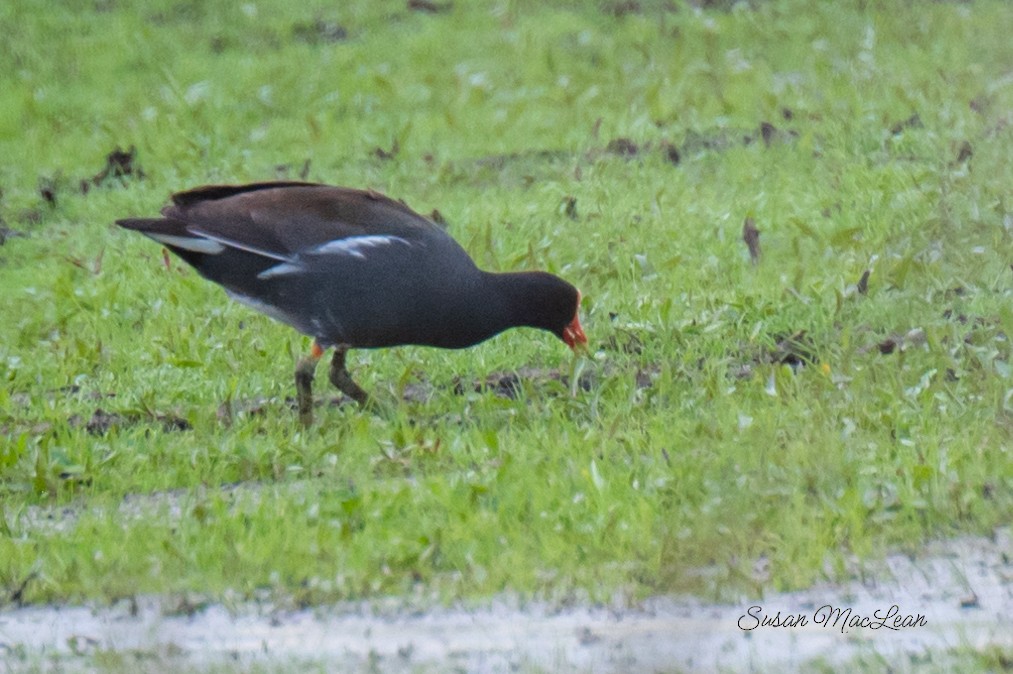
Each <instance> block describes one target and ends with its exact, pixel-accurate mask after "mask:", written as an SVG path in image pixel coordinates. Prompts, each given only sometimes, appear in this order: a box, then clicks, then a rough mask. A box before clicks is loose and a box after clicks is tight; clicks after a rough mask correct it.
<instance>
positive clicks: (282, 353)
mask: <svg viewBox="0 0 1013 674" xmlns="http://www.w3.org/2000/svg"><path fill="white" fill-rule="evenodd" d="M423 4H424V3H423ZM716 4H717V6H716V7H710V8H706V9H698V8H694V7H692V6H690V5H686V4H683V3H670V2H650V1H648V0H644V1H642V2H639V3H628V2H627V3H619V2H604V3H596V2H586V3H582V2H570V3H563V2H559V3H536V2H523V1H516V2H510V1H506V0H505V1H503V2H488V3H483V2H476V3H468V2H455V3H453V5H452V6H449V7H448V6H445V5H438V6H437V7H435V9H440V10H441V11H436V12H431V11H425V10H424V9H415V10H413V9H410V8H409V6H408V5H406V3H404V2H367V1H365V0H363V1H359V2H345V3H333V2H319V1H312V0H311V1H310V2H304V3H296V4H293V3H289V2H282V1H280V0H258V1H257V2H249V3H246V4H237V3H229V2H219V1H213V2H197V1H190V0H156V1H154V2H139V1H131V0H94V1H93V2H89V3H85V4H84V5H82V6H77V5H75V6H73V7H72V6H71V3H63V4H60V5H56V6H54V5H53V3H51V2H43V1H42V0H23V1H20V2H16V3H14V2H10V3H3V4H2V5H0V35H2V38H3V39H2V40H0V157H2V158H3V159H2V160H0V188H2V197H0V217H2V218H3V222H2V226H0V232H2V235H0V240H3V241H4V243H3V245H2V246H0V378H2V381H3V386H2V388H0V603H3V601H2V599H3V597H5V596H6V598H7V601H8V602H19V603H20V602H27V603H35V602H48V601H80V600H83V599H115V598H120V597H129V596H133V595H135V594H138V593H161V594H166V593H167V594H170V595H174V594H175V595H179V596H181V597H194V596H196V597H198V598H200V600H205V599H210V600H223V599H224V600H229V599H234V598H245V597H264V596H266V597H270V598H271V599H273V600H276V601H279V602H282V603H292V604H295V605H305V604H316V603H322V602H330V601H335V600H341V599H363V598H366V599H368V598H373V597H378V596H383V595H389V594H397V595H405V594H407V595H411V596H417V597H422V598H424V599H426V600H429V599H434V600H450V599H461V598H464V599H472V598H482V597H488V596H491V595H494V594H496V593H500V592H504V591H508V592H516V593H519V594H521V595H523V596H536V597H542V598H549V599H569V598H590V599H608V598H611V597H613V596H616V595H617V594H619V595H621V596H629V597H634V598H635V597H640V596H646V595H653V594H658V593H671V592H683V591H686V592H692V593H696V594H698V595H700V596H703V597H709V598H715V597H725V598H727V597H732V596H737V594H738V593H741V592H756V591H758V590H760V589H763V588H769V589H772V590H773V589H793V588H799V587H804V586H806V585H808V584H811V583H812V582H814V581H816V580H819V579H824V578H831V579H833V578H835V577H836V576H837V575H838V574H840V573H842V570H843V568H844V561H845V560H846V559H848V558H850V557H852V556H857V557H858V558H874V557H876V556H878V555H881V554H882V553H883V552H884V551H885V550H887V549H897V548H900V549H908V548H914V547H917V546H918V545H919V544H921V543H922V542H924V541H925V540H928V539H935V538H945V537H949V536H952V535H955V534H958V533H987V532H990V531H991V530H992V529H993V528H994V527H995V526H997V525H999V524H1000V523H1003V522H1009V521H1010V518H1011V516H1013V457H1011V445H1013V442H1011V440H1013V365H1011V363H1010V355H1011V346H1010V335H1013V303H1011V289H1013V271H1011V267H1010V262H1011V257H1013V256H1011V251H1013V245H1011V243H1013V206H1011V203H1010V186H1011V185H1013V164H1011V163H1010V157H1011V148H1013V143H1011V140H1013V126H1011V122H1013V68H1011V64H1013V42H1011V41H1010V40H1009V35H1010V34H1013V10H1011V9H1010V6H1009V4H1008V3H1006V2H998V1H997V2H991V1H988V0H980V1H976V2H970V3H956V2H953V3H951V2H935V3H908V2H883V3H878V2H870V3H866V2H834V3H810V2H802V1H801V0H780V1H771V2H764V1H762V0H756V1H754V2H748V3H747V2H742V3H737V4H734V5H731V3H716ZM81 7H83V9H82V8H81ZM430 9H434V7H430ZM117 147H119V148H121V149H123V150H127V148H130V147H133V148H135V149H136V152H135V154H133V155H132V156H130V157H129V158H128V157H126V156H121V157H119V158H118V160H117V161H111V162H109V163H108V165H107V156H108V155H109V154H110V153H111V152H112V151H113V150H114V149H115V148H117ZM300 177H306V178H307V179H309V180H314V181H321V182H327V183H334V184H344V185H350V186H355V187H369V188H374V189H377V190H380V191H383V192H385V193H387V194H390V195H391V196H394V197H396V198H401V199H404V200H405V201H406V202H407V203H408V204H409V205H411V206H412V207H413V208H415V209H416V210H418V211H419V212H422V213H426V214H429V213H430V212H432V211H433V210H434V209H437V210H438V211H439V212H440V214H442V216H443V217H444V218H445V219H446V221H447V223H448V229H449V231H450V232H451V233H452V234H453V235H454V236H455V237H456V238H457V239H458V240H459V241H460V242H461V243H462V244H463V245H464V246H465V247H466V248H467V249H468V250H469V251H470V252H471V253H472V254H473V256H474V257H475V259H476V261H477V262H478V263H479V264H480V266H483V267H484V268H488V269H494V270H515V269H523V268H543V269H547V270H549V271H552V272H554V273H557V274H559V275H561V276H563V277H565V278H566V279H568V280H569V281H571V282H572V283H574V284H575V285H577V286H578V287H580V288H581V290H582V291H583V293H584V297H585V301H584V309H583V316H584V318H583V322H584V326H585V329H586V331H587V333H588V336H589V339H590V342H591V346H592V354H591V356H590V357H589V358H587V359H585V360H580V361H574V360H573V359H572V358H571V356H570V355H569V352H568V350H567V349H566V348H565V347H564V346H563V345H562V344H561V343H559V342H558V340H555V339H553V338H552V337H550V336H549V335H547V334H545V333H536V332H533V331H512V332H509V333H506V334H503V335H501V336H499V337H497V338H496V339H494V340H492V341H490V342H488V343H486V344H483V345H481V346H479V347H477V348H474V349H470V350H467V351H462V352H445V351H438V350H433V349H423V348H402V349H395V350H388V351H378V352H367V351H357V352H352V357H351V363H350V367H351V369H352V371H353V373H354V374H355V376H356V378H357V380H358V381H359V382H360V383H362V384H363V385H364V386H365V387H366V388H367V389H368V390H370V391H371V392H373V393H375V394H376V395H377V396H378V397H379V398H380V399H381V400H382V401H385V402H386V403H387V404H386V406H385V409H384V410H383V411H381V412H380V413H378V414H370V413H364V412H362V411H360V410H359V409H357V408H355V406H354V405H330V404H328V405H325V406H323V407H321V408H319V409H318V413H317V418H318V423H317V424H316V426H314V427H313V428H311V429H309V430H303V429H301V428H300V427H299V426H298V423H297V417H296V413H295V410H294V409H293V408H292V404H291V400H290V398H291V396H292V395H293V392H294V387H293V382H292V369H293V365H294V363H295V361H296V359H297V358H299V357H300V355H302V354H304V353H305V352H307V350H308V348H309V341H308V339H305V338H303V337H301V336H299V335H298V334H296V333H295V332H293V331H292V330H291V329H289V328H287V327H285V326H283V325H280V324H278V323H275V322H273V321H271V320H270V319H268V318H265V317H262V316H259V315H256V314H254V313H252V312H251V311H249V310H248V309H246V308H244V307H241V306H239V305H236V304H233V303H231V302H229V301H228V300H227V299H226V298H225V296H224V294H223V293H222V292H221V291H220V290H219V289H218V288H216V287H214V286H212V285H211V284H209V283H207V282H206V281H204V280H202V279H200V278H199V277H198V276H197V275H196V274H195V273H193V272H192V271H191V270H190V269H189V268H186V267H185V266H184V265H182V264H181V263H179V262H178V261H173V262H172V264H171V266H169V267H168V268H167V267H166V266H165V265H164V264H163V259H162V251H161V250H160V249H159V247H158V246H157V245H155V244H153V243H152V242H150V241H148V240H146V239H144V238H143V237H140V236H136V235H134V234H131V233H129V232H125V231H123V230H120V229H119V228H117V227H115V226H114V225H113V224H112V223H113V221H114V220H115V219H116V218H120V217H127V216H149V215H154V214H156V213H157V210H158V209H159V208H160V207H161V206H162V205H163V204H164V203H165V202H166V200H167V197H168V195H169V194H170V193H171V192H173V191H177V190H181V189H185V188H188V187H192V186H196V185H200V184H205V183H214V182H230V183H231V182H244V181H254V180H264V179H274V178H289V179H298V178H300ZM747 218H749V219H751V222H752V223H754V226H755V227H756V228H757V229H758V230H759V231H760V232H761V234H760V247H761V252H760V256H759V259H758V261H757V262H756V263H755V264H754V263H753V261H752V260H751V258H750V253H749V251H748V249H747V246H746V245H745V243H744V242H743V227H744V223H745V222H746V219H747ZM865 272H868V275H867V277H866V280H865V281H864V282H862V283H860V279H862V278H863V274H865ZM324 381H325V377H323V376H321V377H320V379H319V381H318V388H317V391H318V393H322V392H323V391H325V390H326V389H325V388H324ZM486 384H489V385H488V386H487V385H486ZM327 393H328V396H333V395H335V393H334V392H333V391H328V392H327ZM124 503H125V504H126V505H124ZM40 513H41V514H40ZM188 601H189V600H188Z"/></svg>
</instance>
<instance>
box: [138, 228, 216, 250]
mask: <svg viewBox="0 0 1013 674" xmlns="http://www.w3.org/2000/svg"><path fill="white" fill-rule="evenodd" d="M145 234H147V235H148V236H149V237H151V238H152V239H154V240H155V241H158V242H159V243H164V244H165V245H166V246H170V247H172V248H180V249H182V250H188V251H190V252H192V253H204V254H205V255H218V254H219V253H221V252H222V251H223V250H225V246H223V245H222V244H220V243H218V242H217V241H212V240H211V239H205V238H204V237H199V236H174V235H172V234H158V233H156V232H145Z"/></svg>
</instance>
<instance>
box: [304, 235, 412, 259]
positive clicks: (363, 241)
mask: <svg viewBox="0 0 1013 674" xmlns="http://www.w3.org/2000/svg"><path fill="white" fill-rule="evenodd" d="M395 242H400V243H404V244H407V245H411V244H408V242H407V241H405V240H404V239H402V238H401V237H400V236H381V235H369V236H349V237H347V238H344V239H336V240H334V241H328V242H327V243H325V244H323V245H321V246H317V247H316V248H314V249H313V250H311V251H309V252H310V253H312V254H314V255H352V256H355V257H358V258H361V259H363V260H365V259H366V256H365V255H364V254H363V252H362V249H363V248H373V247H375V246H386V245H387V244H390V243H395Z"/></svg>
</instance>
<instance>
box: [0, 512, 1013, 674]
mask: <svg viewBox="0 0 1013 674" xmlns="http://www.w3.org/2000/svg"><path fill="white" fill-rule="evenodd" d="M1010 547H1011V539H1010V531H1009V530H1008V529H1006V530H1000V531H997V532H995V534H994V535H993V536H992V537H991V538H961V539H957V540H951V541H943V542H937V543H933V544H930V545H929V546H928V547H927V548H925V549H924V550H922V551H920V552H919V553H918V554H914V555H911V554H896V555H891V556H889V557H887V558H886V559H885V560H884V561H883V562H881V563H878V564H871V565H858V564H857V563H855V568H854V569H853V573H854V577H855V578H856V580H854V581H851V582H848V583H843V584H836V585H831V584H821V585H817V586H815V587H812V588H809V589H807V590H803V591H799V592H792V593H784V594H776V593H775V594H767V595H766V596H764V597H762V598H760V597H746V596H744V597H742V598H741V600H740V601H737V602H734V603H730V604H711V603H706V602H701V601H699V600H696V599H692V598H677V597H655V598H651V599H648V600H646V601H642V602H638V603H636V604H635V605H633V606H630V605H627V604H625V603H617V604H615V605H612V606H601V605H577V606H573V605H571V606H566V607H561V606H557V605H552V604H547V603H543V602H524V601H521V600H518V599H517V598H516V597H509V596H506V597H502V596H501V597H498V598H495V599H493V600H491V601H488V602H487V603H484V604H481V605H479V606H477V607H476V606H474V605H471V606H463V605H460V606H455V607H450V608H446V607H437V608H433V607H428V606H423V605H418V604H417V603H413V602H412V601H411V600H408V599H389V600H381V601H376V602H372V603H346V604H338V605H334V606H325V607H318V608H316V609H312V610H309V609H307V610H300V611H290V610H285V609H282V608H279V607H278V606H277V605H274V604H270V603H257V602H250V603H240V604H238V605H235V604H230V607H229V608H226V607H224V606H222V605H219V604H208V603H207V602H206V601H205V600H198V601H194V600H193V598H186V599H185V601H182V602H181V600H180V599H179V598H178V597H175V598H154V597H144V598H134V599H131V600H129V601H124V602H121V603H118V604H116V605H113V606H39V607H25V608H17V609H9V610H5V611H2V612H0V650H2V651H3V652H4V655H5V664H6V666H7V671H18V670H19V669H26V670H27V669H30V668H32V667H33V666H38V665H39V664H40V663H43V662H45V663H47V664H49V665H52V666H54V667H56V668H57V669H60V670H61V671H90V669H91V667H93V666H94V665H95V664H96V662H97V660H96V658H97V657H101V658H106V659H108V658H109V657H110V656H111V655H119V656H120V657H122V658H127V659H128V660H129V661H130V662H133V660H135V659H136V660H138V662H139V663H140V662H141V661H143V663H144V664H145V666H146V667H147V669H148V671H166V670H174V669H183V668H186V669H188V670H197V671H201V670H208V669H215V670H216V671H222V668H224V669H225V671H232V670H235V671H247V670H249V669H250V667H254V666H259V667H268V668H277V669H285V668H293V667H300V668H301V667H303V666H305V665H306V664H307V663H312V664H315V665H317V666H326V667H327V670H328V671H336V672H360V671H366V670H368V671H394V672H418V671H481V672H515V671H553V672H592V671H593V672H597V673H599V674H601V673H609V672H631V671H685V672H697V671H701V672H712V671H718V670H727V671H741V670H742V669H743V667H744V666H745V664H746V663H749V665H748V666H749V669H750V671H770V672H775V671H784V670H786V669H787V670H798V669H803V670H805V669H813V668H814V664H815V662H817V661H819V662H822V663H825V664H827V665H830V666H838V667H844V668H846V667H847V666H848V663H849V662H851V661H853V660H854V659H855V658H857V657H862V656H864V657H875V658H876V659H877V661H883V662H884V663H891V664H893V665H898V666H900V668H901V669H904V670H906V668H907V666H910V665H912V664H916V663H917V662H924V661H926V658H927V659H928V661H931V662H934V663H936V662H939V659H938V658H945V656H946V654H947V652H948V651H950V650H953V649H972V650H983V649H987V648H996V649H1010V648H1013V631H1011V630H1010V629H1009V618H1008V616H1009V614H1010V612H1011V611H1013V562H1011V560H1010V557H1009V551H1010ZM858 578H860V579H861V580H857V579H858ZM181 606H183V607H184V609H183V610H181V608H180V607H181ZM894 606H896V609H893V608H892V607H894ZM828 607H829V608H828ZM836 609H840V611H841V612H842V613H843V612H844V611H847V610H850V611H851V613H850V614H848V618H846V619H844V621H843V622H847V621H848V620H851V621H853V620H854V619H855V617H859V618H870V619H873V620H875V618H874V616H875V614H876V612H879V613H880V615H885V614H887V613H889V612H891V611H896V612H895V613H893V615H894V616H895V617H896V618H903V619H909V620H908V621H907V622H908V623H911V624H909V625H908V626H906V627H900V628H897V629H894V628H893V627H886V628H880V629H874V628H872V627H870V626H866V627H861V626H857V625H855V626H851V627H845V626H843V622H842V620H841V619H840V618H838V619H837V624H830V621H831V619H832V616H831V617H830V618H827V619H826V620H825V622H826V623H827V624H823V623H822V622H821V618H820V616H826V615H828V611H831V610H836ZM789 616H791V617H792V620H793V621H797V622H801V621H800V620H799V619H800V618H803V617H804V618H805V619H806V620H805V623H804V624H799V625H797V626H793V627H785V626H781V627H775V626H772V625H769V624H768V625H766V626H764V625H758V624H757V622H758V621H762V619H763V618H767V619H768V620H770V621H772V620H774V619H779V621H782V622H783V621H786V620H787V619H788V617H789ZM750 627H754V629H746V628H750ZM106 661H108V660H106ZM842 671H843V670H842Z"/></svg>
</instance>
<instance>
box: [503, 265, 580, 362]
mask: <svg viewBox="0 0 1013 674" xmlns="http://www.w3.org/2000/svg"><path fill="white" fill-rule="evenodd" d="M499 276H500V278H502V279H503V281H502V285H503V286H504V288H505V289H506V290H507V291H508V292H507V294H508V296H509V297H510V301H511V305H512V313H513V324H514V325H517V326H527V327H532V328H541V329H542V330H548V331H549V332H551V333H552V334H554V335H556V336H557V337H559V338H560V339H561V340H563V341H564V342H565V343H566V345H567V346H569V347H570V348H571V349H574V350H576V349H578V348H584V347H586V346H587V337H586V336H585V335H584V329H583V328H582V327H581V325H580V316H579V310H580V291H579V290H577V289H576V288H575V287H573V286H572V285H570V284H569V283H567V282H566V281H564V280H563V279H561V278H559V277H558V276H554V275H552V274H549V273H547V272H543V271H531V272H519V273H514V274H501V275H499Z"/></svg>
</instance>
